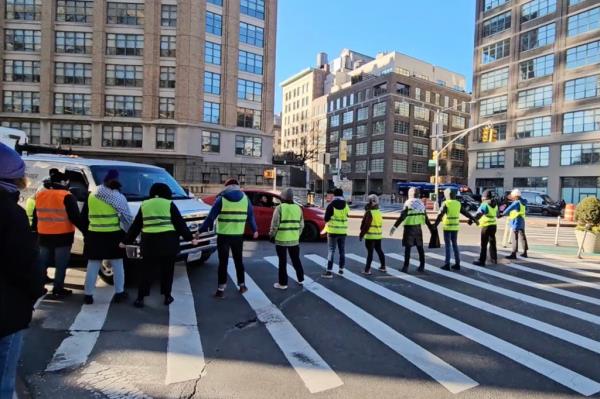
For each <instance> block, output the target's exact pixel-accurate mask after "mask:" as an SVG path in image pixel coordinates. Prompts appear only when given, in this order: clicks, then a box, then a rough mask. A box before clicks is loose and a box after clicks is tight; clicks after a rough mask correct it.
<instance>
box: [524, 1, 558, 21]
mask: <svg viewBox="0 0 600 399" xmlns="http://www.w3.org/2000/svg"><path fill="white" fill-rule="evenodd" d="M555 11H556V0H533V1H530V2H528V3H525V4H523V5H522V6H521V23H523V22H527V21H531V20H533V19H536V18H540V17H543V16H544V15H548V14H552V13H553V12H555Z"/></svg>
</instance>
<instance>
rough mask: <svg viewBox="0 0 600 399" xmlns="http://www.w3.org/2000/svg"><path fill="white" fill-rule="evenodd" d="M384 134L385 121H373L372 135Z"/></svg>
mask: <svg viewBox="0 0 600 399" xmlns="http://www.w3.org/2000/svg"><path fill="white" fill-rule="evenodd" d="M378 134H385V121H376V122H374V123H373V136H376V135H378Z"/></svg>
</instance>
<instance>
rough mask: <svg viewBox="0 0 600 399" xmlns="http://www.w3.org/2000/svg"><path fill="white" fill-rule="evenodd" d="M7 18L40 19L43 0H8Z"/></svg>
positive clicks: (5, 14)
mask: <svg viewBox="0 0 600 399" xmlns="http://www.w3.org/2000/svg"><path fill="white" fill-rule="evenodd" d="M4 10H5V13H4V16H5V18H6V19H17V20H23V21H39V20H40V16H41V14H42V0H6V4H5V8H4Z"/></svg>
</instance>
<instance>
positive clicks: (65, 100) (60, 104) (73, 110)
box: [54, 93, 92, 115]
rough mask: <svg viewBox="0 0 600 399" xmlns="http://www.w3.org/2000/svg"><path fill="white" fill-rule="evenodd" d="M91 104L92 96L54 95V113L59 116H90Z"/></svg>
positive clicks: (79, 94)
mask: <svg viewBox="0 0 600 399" xmlns="http://www.w3.org/2000/svg"><path fill="white" fill-rule="evenodd" d="M91 104H92V96H91V95H90V94H81V93H54V113H55V114H57V115H89V114H90V108H91Z"/></svg>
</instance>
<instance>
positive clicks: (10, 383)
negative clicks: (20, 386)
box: [0, 330, 23, 399]
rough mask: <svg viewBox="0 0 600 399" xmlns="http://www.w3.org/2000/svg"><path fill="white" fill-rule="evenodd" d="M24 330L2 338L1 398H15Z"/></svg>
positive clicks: (0, 358) (0, 342)
mask: <svg viewBox="0 0 600 399" xmlns="http://www.w3.org/2000/svg"><path fill="white" fill-rule="evenodd" d="M22 346H23V330H21V331H17V332H16V333H13V334H10V335H7V336H6V337H2V338H0V399H13V395H14V391H15V381H16V379H17V363H18V362H19V357H20V356H21V347H22Z"/></svg>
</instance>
